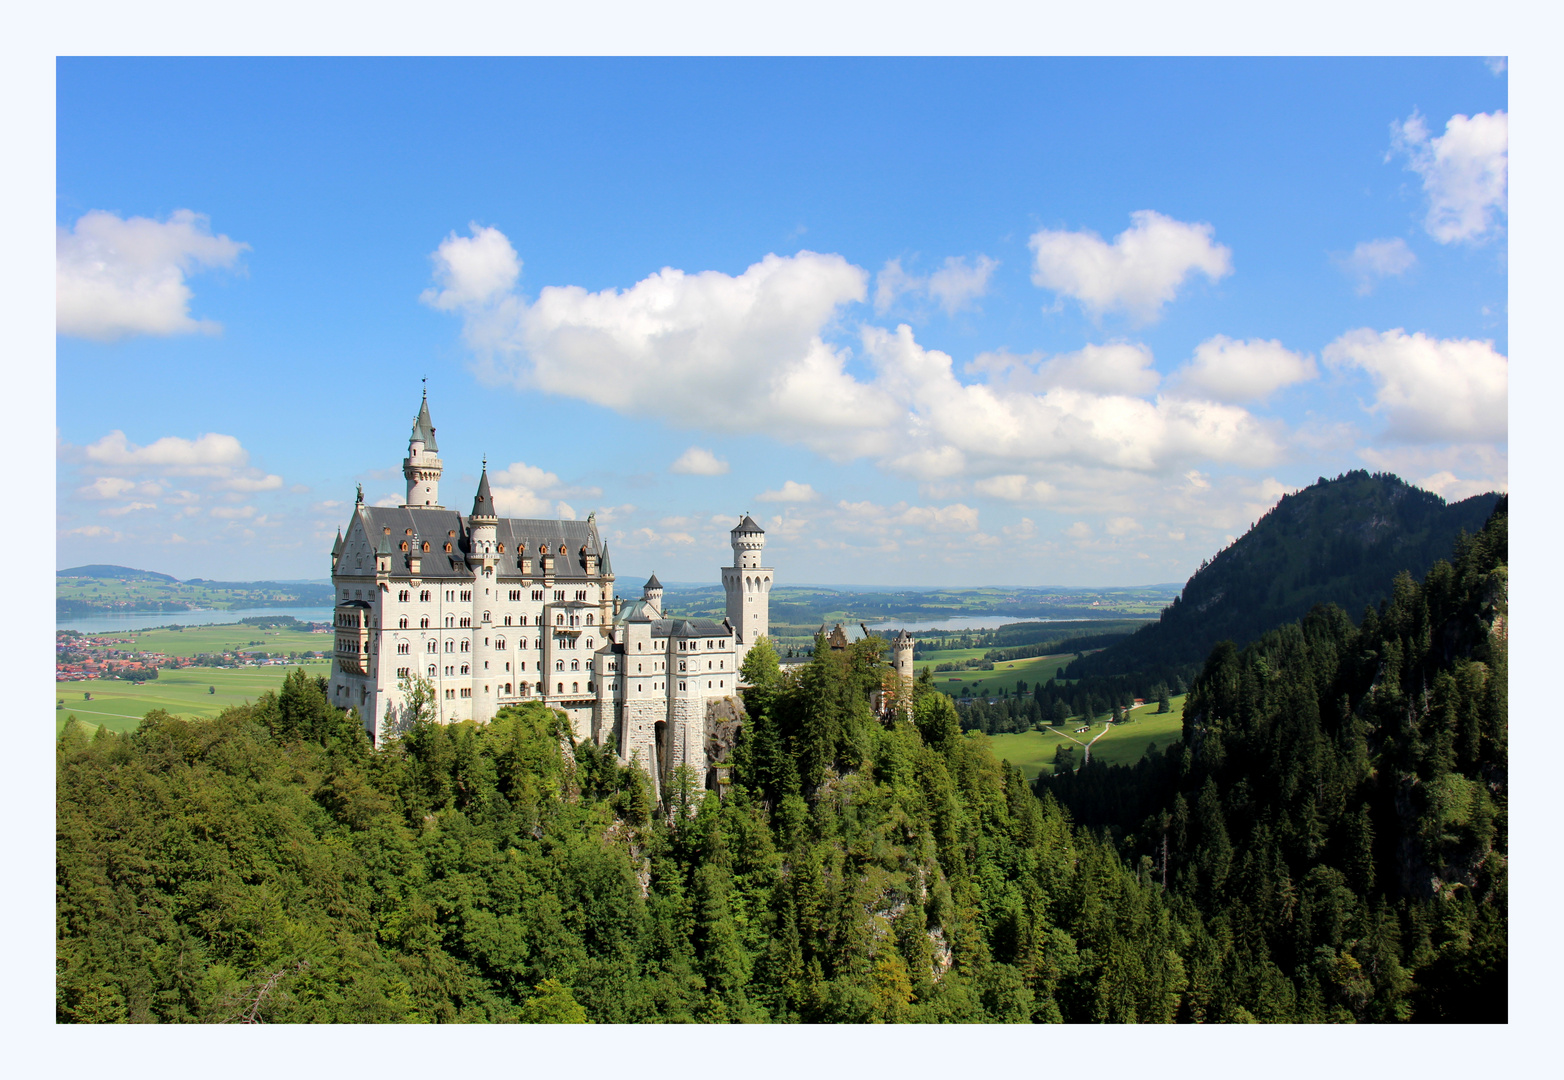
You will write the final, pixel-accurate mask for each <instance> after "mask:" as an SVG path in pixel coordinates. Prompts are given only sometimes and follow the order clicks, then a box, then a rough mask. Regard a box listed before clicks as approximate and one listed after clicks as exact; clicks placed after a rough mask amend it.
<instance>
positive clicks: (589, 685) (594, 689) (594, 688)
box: [587, 679, 597, 694]
mask: <svg viewBox="0 0 1564 1080" xmlns="http://www.w3.org/2000/svg"><path fill="white" fill-rule="evenodd" d="M587 693H589V694H595V693H597V685H596V684H595V683H593V682H592V681H591V680H590V679H588V680H587Z"/></svg>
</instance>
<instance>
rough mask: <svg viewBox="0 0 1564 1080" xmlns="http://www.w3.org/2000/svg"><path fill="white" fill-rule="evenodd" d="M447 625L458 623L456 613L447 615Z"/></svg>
mask: <svg viewBox="0 0 1564 1080" xmlns="http://www.w3.org/2000/svg"><path fill="white" fill-rule="evenodd" d="M445 625H446V626H455V625H456V616H455V615H447V616H446V617H445Z"/></svg>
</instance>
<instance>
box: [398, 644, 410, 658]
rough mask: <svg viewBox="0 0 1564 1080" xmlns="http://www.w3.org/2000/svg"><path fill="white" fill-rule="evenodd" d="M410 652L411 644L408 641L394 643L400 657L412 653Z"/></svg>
mask: <svg viewBox="0 0 1564 1080" xmlns="http://www.w3.org/2000/svg"><path fill="white" fill-rule="evenodd" d="M412 650H413V644H412V642H410V641H399V642H397V643H396V651H397V654H398V655H400V656H406V655H407V654H408V653H410V652H412Z"/></svg>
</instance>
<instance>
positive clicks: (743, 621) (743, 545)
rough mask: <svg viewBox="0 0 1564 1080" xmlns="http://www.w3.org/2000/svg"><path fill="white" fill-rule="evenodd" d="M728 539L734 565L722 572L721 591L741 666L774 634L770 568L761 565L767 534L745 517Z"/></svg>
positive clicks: (753, 520)
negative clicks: (725, 596) (760, 641)
mask: <svg viewBox="0 0 1564 1080" xmlns="http://www.w3.org/2000/svg"><path fill="white" fill-rule="evenodd" d="M728 537H729V539H730V541H731V542H732V544H733V565H732V566H724V567H723V568H722V589H723V591H724V592H725V593H727V594H728V622H729V623H731V624H732V626H733V632H734V642H735V644H736V645H737V652H738V663H739V664H741V665H742V664H743V663H744V657H745V656H746V655H747V654H748V653H749V650H750V647H751V646H752V645H754V644H755V642H756V641H757V640H758V639H760V638H762V637H764V636H766V635H767V634H769V633H770V632H771V567H769V566H761V565H760V558H761V552H762V551H763V550H764V549H765V546H766V531H765V530H764V529H762V528H761V527H760V526H759V525H756V524H755V519H754V518H752V517H750V516H749V515H748V514H745V515H744V519H743V520H742V521H740V522H739V523H738V524H737V525H735V526H734V527H733V531H732V532H730V533H729V534H728Z"/></svg>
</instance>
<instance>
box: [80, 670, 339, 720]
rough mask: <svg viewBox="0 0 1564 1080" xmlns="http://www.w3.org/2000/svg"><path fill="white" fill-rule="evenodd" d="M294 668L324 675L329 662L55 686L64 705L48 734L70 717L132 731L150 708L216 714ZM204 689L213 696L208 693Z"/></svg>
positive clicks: (277, 682)
mask: <svg viewBox="0 0 1564 1080" xmlns="http://www.w3.org/2000/svg"><path fill="white" fill-rule="evenodd" d="M295 667H302V668H303V669H304V670H305V671H306V672H308V673H309V674H310V675H327V674H329V673H330V671H331V661H329V660H310V661H303V662H300V663H298V664H288V665H286V666H278V667H260V668H208V667H188V668H180V669H178V670H174V669H164V670H162V671H161V672H159V674H158V677H157V678H156V679H154V680H152V681H151V682H144V683H133V682H122V681H120V680H117V679H89V680H86V681H83V682H69V683H55V684H54V698H55V700H56V701H64V702H65V704H64V706H62V707H59V708H56V709H55V711H54V734H55V737H56V738H58V737H59V735H60V732H62V731H64V730H65V723H66V721H67V720H68V719H69V718H70V717H71V716H75V717H76V719H78V720H81V721H82V722H84V723H87V724H91V725H98V724H102V725H103V726H105V727H107V728H108V729H109V730H110V731H134V730H135V728H136V726H137V725H138V724H140V723H141V718H142V717H143V716H145V715H146V714H147V713H148V712H149V711H150V710H152V709H166V710H168V711H169V712H171V713H173V714H175V715H176V716H216V715H217V714H218V713H220V712H222V711H223V710H224V709H226V708H228V706H230V705H243V704H244V703H245V702H247V701H254V700H256V699H257V698H259V697H260V696H261V695H262V694H264V693H265V692H266V691H268V690H278V689H280V688H281V687H282V680H283V679H284V678H286V677H287V675H288V673H289V672H290V671H292V670H293V669H294V668H295ZM208 687H212V688H214V689H215V691H216V692H215V693H209V692H208V690H207V688H208ZM84 694H91V695H92V700H91V701H88V700H86V699H85V698H84V697H83V696H82V695H84Z"/></svg>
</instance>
